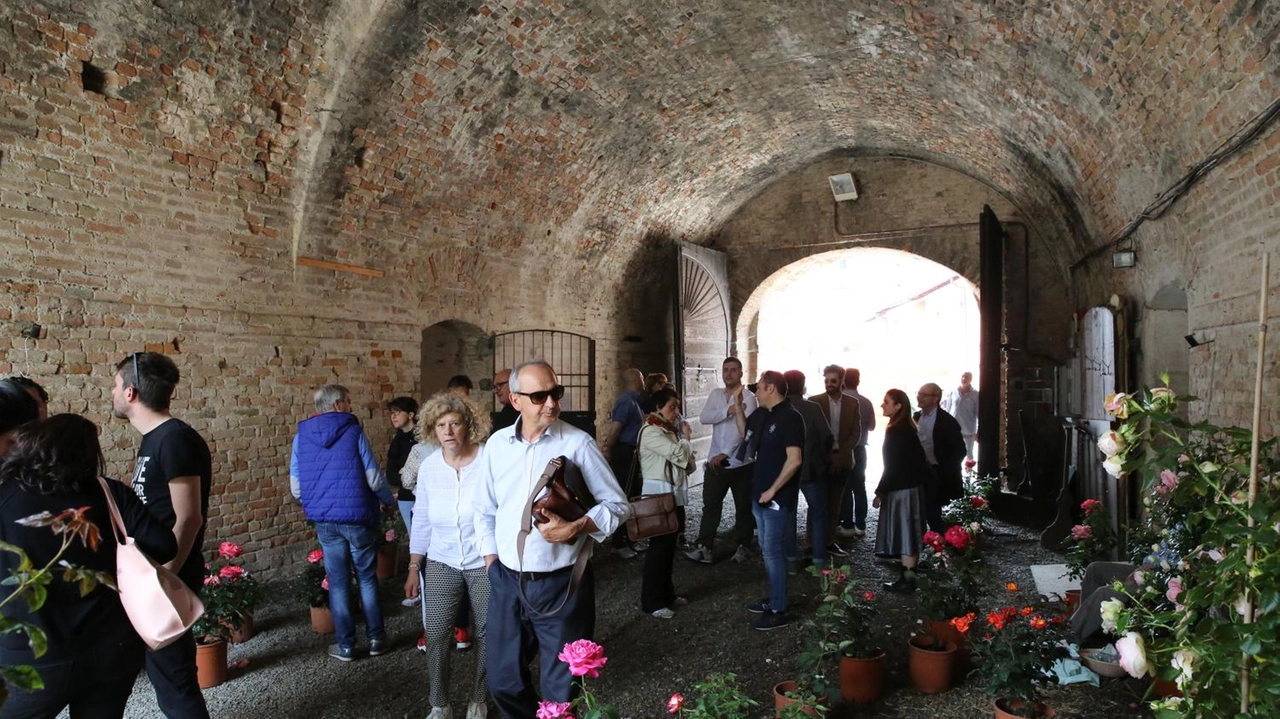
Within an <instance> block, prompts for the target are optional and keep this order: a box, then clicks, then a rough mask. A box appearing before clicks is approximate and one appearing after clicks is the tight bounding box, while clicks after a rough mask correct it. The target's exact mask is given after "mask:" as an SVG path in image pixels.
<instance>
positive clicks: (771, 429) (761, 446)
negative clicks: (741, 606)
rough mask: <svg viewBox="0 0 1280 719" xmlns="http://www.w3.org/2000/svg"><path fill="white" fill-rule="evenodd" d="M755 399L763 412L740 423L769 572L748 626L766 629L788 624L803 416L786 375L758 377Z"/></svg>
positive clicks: (757, 522) (752, 606)
mask: <svg viewBox="0 0 1280 719" xmlns="http://www.w3.org/2000/svg"><path fill="white" fill-rule="evenodd" d="M756 399H757V400H759V402H760V410H763V411H757V412H754V413H752V415H751V423H750V425H749V426H744V427H743V430H744V431H743V436H744V439H743V444H744V445H749V446H753V447H754V448H755V455H756V460H755V468H754V471H753V473H752V477H751V498H752V500H754V503H753V504H752V512H753V514H754V515H755V518H756V529H757V531H758V532H759V534H760V553H761V555H762V556H763V557H764V569H765V572H766V573H767V574H768V577H769V596H768V597H767V598H765V599H760V600H757V601H755V602H753V603H752V604H751V605H750V606H748V607H747V609H748V610H750V611H751V612H752V613H755V614H759V615H760V616H759V617H757V618H756V620H755V621H754V622H753V623H752V625H751V626H752V627H754V628H756V629H759V630H761V631H768V630H770V629H777V628H778V627H782V626H786V624H787V615H786V611H787V559H786V556H785V552H784V550H783V544H784V539H785V537H786V529H787V525H788V524H793V523H794V522H795V521H796V520H795V517H796V503H797V500H798V498H799V495H800V483H799V482H798V481H796V475H797V473H798V472H799V471H800V464H801V459H802V448H803V447H804V420H803V419H802V418H801V417H800V415H799V413H797V412H796V411H795V409H794V408H793V407H792V406H791V403H790V402H789V401H787V380H786V379H785V378H784V377H783V376H782V373H780V372H773V371H769V372H765V373H764V374H763V375H761V376H760V382H759V385H758V387H757V390H756ZM739 421H740V422H743V423H744V425H745V424H746V422H745V421H744V420H742V419H739ZM748 451H750V450H749V449H748Z"/></svg>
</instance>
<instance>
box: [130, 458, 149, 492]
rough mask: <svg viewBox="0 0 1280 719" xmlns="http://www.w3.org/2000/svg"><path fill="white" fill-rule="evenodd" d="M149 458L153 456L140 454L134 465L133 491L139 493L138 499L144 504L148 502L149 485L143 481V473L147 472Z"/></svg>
mask: <svg viewBox="0 0 1280 719" xmlns="http://www.w3.org/2000/svg"><path fill="white" fill-rule="evenodd" d="M149 459H151V458H150V457H142V456H139V457H138V461H137V462H136V463H135V464H134V467H133V482H132V484H133V493H134V494H136V495H138V499H141V500H142V503H143V504H147V485H146V483H145V482H143V481H142V475H144V474H146V472H147V460H149Z"/></svg>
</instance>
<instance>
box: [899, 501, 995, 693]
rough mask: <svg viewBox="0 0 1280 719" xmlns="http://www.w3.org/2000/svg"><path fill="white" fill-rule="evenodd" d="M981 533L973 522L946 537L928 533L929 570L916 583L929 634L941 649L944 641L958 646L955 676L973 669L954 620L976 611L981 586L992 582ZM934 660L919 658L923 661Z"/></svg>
mask: <svg viewBox="0 0 1280 719" xmlns="http://www.w3.org/2000/svg"><path fill="white" fill-rule="evenodd" d="M981 531H982V527H981V523H970V524H968V525H958V524H957V525H953V526H951V527H949V528H948V529H947V531H946V532H945V533H944V534H938V533H937V532H932V531H930V532H925V535H924V542H923V543H924V548H923V551H922V552H921V561H922V562H924V563H927V564H928V566H929V568H930V569H929V571H928V572H922V573H920V576H919V579H918V580H917V581H918V582H919V583H920V587H921V591H920V601H921V606H922V607H923V608H924V615H925V621H926V623H927V626H928V630H929V633H930V634H931V635H932V636H934V637H936V638H937V639H938V640H939V641H940V644H939V648H941V647H942V646H944V643H945V642H950V643H952V644H954V645H955V646H956V654H955V656H954V657H953V660H952V661H953V668H954V670H955V674H957V675H960V676H962V675H963V674H965V673H967V672H968V670H969V669H970V668H971V666H972V665H971V662H970V660H969V648H968V638H967V637H966V636H965V635H963V634H961V633H959V632H957V631H956V630H955V627H954V626H953V625H952V624H951V620H952V619H955V618H957V617H963V616H965V615H968V614H970V613H975V612H977V611H978V598H979V597H980V596H981V594H982V587H983V586H984V585H986V584H987V583H989V582H990V569H989V568H988V566H987V563H986V561H985V560H984V558H983V557H982V549H981V545H980V544H979V542H978V541H977V537H978V536H979V535H980V533H981ZM916 643H917V644H918V643H919V642H916ZM917 655H918V652H912V654H911V656H913V657H914V656H917ZM934 658H935V657H932V656H928V655H926V656H920V659H922V660H930V659H934Z"/></svg>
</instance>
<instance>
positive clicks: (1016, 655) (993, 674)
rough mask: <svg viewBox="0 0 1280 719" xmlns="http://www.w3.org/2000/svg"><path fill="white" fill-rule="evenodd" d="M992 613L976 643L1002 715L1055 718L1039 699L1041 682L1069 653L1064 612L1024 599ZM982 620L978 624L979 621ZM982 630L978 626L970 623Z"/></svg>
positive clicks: (982, 670)
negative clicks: (1064, 640) (1055, 662)
mask: <svg viewBox="0 0 1280 719" xmlns="http://www.w3.org/2000/svg"><path fill="white" fill-rule="evenodd" d="M1013 599H1014V602H1013V603H1012V604H1010V605H1009V606H1005V607H1002V608H1000V609H996V610H993V611H991V612H988V613H987V614H986V616H985V618H984V619H983V620H982V625H981V630H980V631H981V632H982V635H981V638H979V639H978V640H976V641H975V642H974V643H973V645H972V646H973V651H974V653H975V654H977V656H978V657H979V661H978V672H979V673H981V674H982V675H985V676H986V678H987V694H988V695H989V696H991V697H992V698H993V699H994V700H995V716H996V719H1009V718H1010V717H1022V718H1023V719H1051V718H1052V717H1053V716H1054V715H1055V713H1054V711H1053V709H1051V708H1049V707H1048V706H1046V705H1045V704H1044V703H1043V702H1040V701H1039V695H1038V688H1039V685H1040V684H1043V683H1045V682H1047V681H1050V679H1049V675H1047V674H1046V672H1048V670H1049V668H1050V667H1052V666H1053V663H1054V661H1056V660H1057V659H1058V658H1059V657H1061V656H1065V654H1066V652H1065V650H1064V649H1063V648H1062V647H1061V646H1060V644H1059V643H1060V641H1061V640H1062V638H1063V636H1064V635H1065V629H1064V626H1063V618H1062V615H1061V614H1060V613H1059V612H1057V611H1054V609H1053V607H1051V606H1050V604H1049V603H1048V602H1045V601H1044V600H1042V599H1041V600H1037V601H1034V602H1030V603H1025V604H1024V603H1022V602H1018V601H1017V599H1016V597H1014V598H1013ZM975 624H976V623H975ZM966 628H967V629H968V630H969V631H976V627H975V626H973V625H970V626H968V627H966Z"/></svg>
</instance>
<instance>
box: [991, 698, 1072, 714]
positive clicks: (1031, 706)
mask: <svg viewBox="0 0 1280 719" xmlns="http://www.w3.org/2000/svg"><path fill="white" fill-rule="evenodd" d="M993 706H994V707H995V710H996V719H1053V718H1054V717H1056V716H1057V715H1058V713H1057V712H1055V711H1054V710H1053V707H1051V706H1049V705H1048V704H1045V703H1044V702H1024V701H1022V700H1021V699H997V700H995V703H994V704H993Z"/></svg>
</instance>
